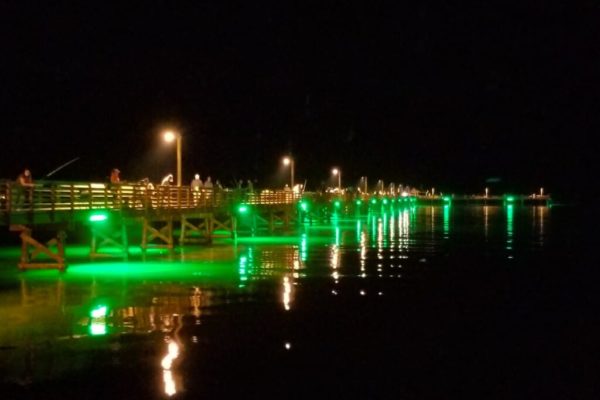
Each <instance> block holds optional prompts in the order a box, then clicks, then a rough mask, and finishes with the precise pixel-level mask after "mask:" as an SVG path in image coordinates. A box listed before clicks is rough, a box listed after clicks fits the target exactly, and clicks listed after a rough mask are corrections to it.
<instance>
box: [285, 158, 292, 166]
mask: <svg viewBox="0 0 600 400" xmlns="http://www.w3.org/2000/svg"><path fill="white" fill-rule="evenodd" d="M291 163H292V159H291V158H290V157H283V165H285V166H286V167H287V166H288V165H290V164H291Z"/></svg>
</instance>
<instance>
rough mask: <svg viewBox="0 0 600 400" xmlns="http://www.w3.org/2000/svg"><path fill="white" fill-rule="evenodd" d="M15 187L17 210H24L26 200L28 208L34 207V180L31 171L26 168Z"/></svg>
mask: <svg viewBox="0 0 600 400" xmlns="http://www.w3.org/2000/svg"><path fill="white" fill-rule="evenodd" d="M16 183H17V184H16V186H15V189H16V190H15V206H16V208H22V207H23V206H24V203H25V200H26V201H27V206H28V207H33V178H32V176H31V171H29V169H27V168H25V169H24V170H23V172H22V173H21V174H19V176H18V177H17V182H16Z"/></svg>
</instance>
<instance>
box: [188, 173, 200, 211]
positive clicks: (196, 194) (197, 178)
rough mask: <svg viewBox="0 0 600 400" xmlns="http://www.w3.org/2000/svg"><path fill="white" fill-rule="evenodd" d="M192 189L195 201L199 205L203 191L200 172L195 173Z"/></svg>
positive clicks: (191, 184)
mask: <svg viewBox="0 0 600 400" xmlns="http://www.w3.org/2000/svg"><path fill="white" fill-rule="evenodd" d="M190 189H191V190H192V197H193V199H194V203H195V204H196V205H198V202H199V201H200V196H201V191H202V180H201V179H200V174H196V175H194V179H192V182H191V183H190Z"/></svg>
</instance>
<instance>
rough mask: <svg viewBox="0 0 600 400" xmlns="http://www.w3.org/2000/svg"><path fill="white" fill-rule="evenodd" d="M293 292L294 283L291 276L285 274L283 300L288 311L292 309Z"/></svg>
mask: <svg viewBox="0 0 600 400" xmlns="http://www.w3.org/2000/svg"><path fill="white" fill-rule="evenodd" d="M291 294H292V285H291V284H290V278H289V277H287V276H284V277H283V298H282V302H283V308H285V310H286V311H289V310H290V304H291Z"/></svg>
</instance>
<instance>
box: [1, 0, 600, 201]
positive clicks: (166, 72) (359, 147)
mask: <svg viewBox="0 0 600 400" xmlns="http://www.w3.org/2000/svg"><path fill="white" fill-rule="evenodd" d="M42 3H45V2H40V4H42ZM224 3H228V2H222V1H216V2H203V1H195V2H192V1H190V2H173V1H156V2H153V1H148V2H142V3H139V4H136V5H123V4H118V3H115V5H112V6H111V5H109V3H108V2H89V4H88V2H79V3H78V4H71V5H68V6H64V7H61V6H56V5H53V6H48V5H35V6H33V5H30V6H26V5H23V2H21V1H17V2H5V1H2V2H0V44H1V59H0V76H1V85H2V87H1V89H0V106H1V110H2V111H1V113H2V118H1V119H0V128H1V138H0V145H1V148H2V157H1V161H0V176H1V177H3V178H10V179H14V178H16V176H17V175H18V173H19V172H20V170H21V169H22V168H23V167H26V166H27V167H29V168H30V169H31V170H32V172H33V176H34V178H35V179H41V178H43V177H44V176H45V175H46V174H48V173H49V172H50V171H52V170H53V169H55V168H56V167H58V166H59V165H61V164H62V163H65V162H67V161H69V160H71V159H73V158H75V157H80V159H79V160H78V161H77V162H75V163H73V164H71V165H70V166H68V167H66V168H64V169H63V170H61V171H60V172H58V173H56V174H55V175H54V176H52V178H55V179H64V180H71V179H77V180H104V179H106V177H107V176H108V175H109V172H110V169H111V168H113V167H118V168H119V169H120V170H121V171H122V174H121V175H122V178H123V179H126V180H127V179H129V180H138V179H141V178H143V177H146V176H148V177H150V178H151V179H152V180H154V181H157V180H159V179H160V177H161V176H162V175H164V174H166V173H168V172H173V173H174V172H175V167H174V165H175V151H174V149H173V147H168V146H166V145H165V144H163V143H161V141H160V137H159V133H160V132H161V130H163V129H164V128H166V127H173V128H175V129H177V130H178V131H180V132H182V134H183V148H184V150H183V160H184V168H183V170H184V182H188V181H189V179H191V177H192V174H193V173H194V172H200V173H201V175H202V177H203V178H205V177H206V176H207V175H211V176H212V177H213V180H214V179H220V180H221V182H223V183H224V184H226V185H230V184H231V182H232V181H233V180H234V179H244V180H245V179H248V178H251V179H256V180H257V181H258V185H259V186H263V185H271V184H280V183H281V184H282V182H283V181H282V179H283V178H282V176H281V175H282V174H283V172H282V171H281V156H282V155H283V154H285V153H288V152H292V153H293V154H294V156H295V158H296V176H297V180H298V181H304V179H306V180H307V182H308V188H309V189H315V188H318V187H320V186H321V184H322V183H325V184H326V183H327V180H328V178H329V177H330V169H331V167H332V166H340V167H341V169H342V171H343V175H342V176H343V180H344V183H345V184H348V185H351V184H354V183H355V182H356V180H357V179H358V178H359V177H360V176H362V175H367V176H368V177H369V181H370V182H373V183H374V182H375V181H376V180H377V179H384V180H385V181H386V182H389V181H394V182H396V183H403V184H409V185H411V186H417V187H423V188H427V187H431V186H434V187H436V188H438V190H442V191H447V192H450V191H456V192H468V193H472V192H481V191H482V190H483V187H485V186H490V187H492V188H497V189H498V190H510V191H515V192H522V193H530V192H533V191H537V190H538V189H539V187H540V186H544V187H545V188H546V191H547V192H551V193H553V194H557V195H559V196H563V197H569V196H572V193H573V192H582V191H584V190H586V188H585V186H587V184H588V181H587V180H588V179H589V178H595V174H592V173H591V172H590V170H591V168H592V163H591V160H592V156H593V155H594V152H595V150H594V147H593V145H592V143H591V141H592V136H593V134H595V133H596V132H597V129H596V127H597V125H598V124H597V122H598V113H599V111H600V108H599V101H598V100H599V91H598V90H599V85H598V83H599V80H600V78H599V74H600V68H599V67H600V63H598V60H599V48H600V34H599V26H600V23H599V20H600V8H599V7H598V5H597V3H596V2H593V1H587V2H564V3H563V4H562V5H557V4H556V3H552V4H551V3H549V2H540V1H535V2H534V1H531V2H526V1H524V2H515V4H509V3H507V2H504V3H503V4H502V5H498V6H493V5H490V4H489V3H490V2H485V1H484V2H478V3H479V4H477V5H469V6H467V5H465V4H464V2H414V3H417V5H402V4H397V5H395V6H391V4H393V3H404V2H389V4H386V5H383V4H385V3H378V2H364V3H361V2H354V1H337V2H329V1H316V2H309V1H298V2H288V1H273V2H254V1H252V2H241V3H240V4H236V5H227V4H224ZM406 3H409V2H406ZM410 3H411V4H412V3H413V2H410ZM453 3H456V4H453ZM570 3H573V4H570ZM575 3H577V4H575ZM117 4H118V5H117ZM278 174H279V175H278ZM490 178H492V179H493V178H496V179H493V180H494V181H496V180H498V179H499V181H497V182H489V181H488V182H487V183H486V180H489V179H490Z"/></svg>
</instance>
